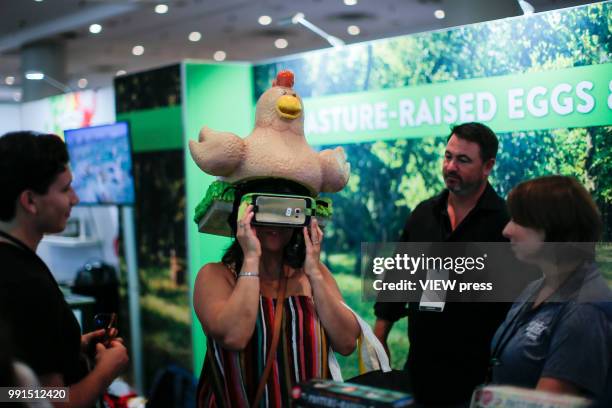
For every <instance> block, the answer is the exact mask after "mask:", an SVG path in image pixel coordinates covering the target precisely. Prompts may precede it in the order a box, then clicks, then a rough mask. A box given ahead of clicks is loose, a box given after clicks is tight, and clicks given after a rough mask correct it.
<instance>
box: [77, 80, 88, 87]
mask: <svg viewBox="0 0 612 408" xmlns="http://www.w3.org/2000/svg"><path fill="white" fill-rule="evenodd" d="M88 83H89V81H87V79H86V78H81V79H79V82H77V85H78V86H79V88H81V89H83V88H86V87H87V84H88Z"/></svg>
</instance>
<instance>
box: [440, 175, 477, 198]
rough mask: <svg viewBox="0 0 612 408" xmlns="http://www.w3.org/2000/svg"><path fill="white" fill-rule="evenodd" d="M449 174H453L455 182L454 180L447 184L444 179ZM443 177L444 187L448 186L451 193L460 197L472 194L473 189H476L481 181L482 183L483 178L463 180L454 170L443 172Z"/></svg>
mask: <svg viewBox="0 0 612 408" xmlns="http://www.w3.org/2000/svg"><path fill="white" fill-rule="evenodd" d="M449 176H453V177H454V178H455V180H457V182H455V183H454V184H452V185H449V184H448V183H447V181H446V180H447V178H448V177H449ZM443 177H444V184H445V185H446V188H448V190H449V191H451V192H452V193H454V194H457V195H459V196H462V197H465V196H469V195H470V194H473V193H474V192H475V191H477V190H478V189H479V188H480V186H482V183H484V180H482V179H477V180H474V181H465V180H464V179H463V178H461V177H460V176H459V175H458V174H457V173H455V172H449V173H445V174H443Z"/></svg>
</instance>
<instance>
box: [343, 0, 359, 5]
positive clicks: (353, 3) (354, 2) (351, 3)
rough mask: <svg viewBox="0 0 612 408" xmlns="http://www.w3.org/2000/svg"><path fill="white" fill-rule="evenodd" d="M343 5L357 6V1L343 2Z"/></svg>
mask: <svg viewBox="0 0 612 408" xmlns="http://www.w3.org/2000/svg"><path fill="white" fill-rule="evenodd" d="M344 4H346V5H347V6H354V5H355V4H357V0H344Z"/></svg>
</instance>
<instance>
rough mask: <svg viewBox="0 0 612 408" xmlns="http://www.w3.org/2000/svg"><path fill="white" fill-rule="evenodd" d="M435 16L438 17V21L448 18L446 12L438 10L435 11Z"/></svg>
mask: <svg viewBox="0 0 612 408" xmlns="http://www.w3.org/2000/svg"><path fill="white" fill-rule="evenodd" d="M434 16H436V18H437V19H438V20H442V19H443V18H444V17H446V13H445V12H444V10H441V9H438V10H436V11H434Z"/></svg>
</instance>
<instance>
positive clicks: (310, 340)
mask: <svg viewBox="0 0 612 408" xmlns="http://www.w3.org/2000/svg"><path fill="white" fill-rule="evenodd" d="M275 307H276V299H271V298H266V297H263V296H260V297H259V314H258V316H257V322H256V325H255V331H254V333H253V337H251V340H250V341H249V343H248V345H247V346H246V348H245V349H244V350H241V351H228V350H225V349H223V348H222V347H221V346H220V345H219V344H217V343H216V342H215V341H214V340H212V339H211V338H210V337H209V338H208V341H207V346H208V350H207V352H206V359H205V361H204V367H203V368H202V374H201V375H200V383H199V384H198V407H240V408H241V407H245V408H248V407H250V406H251V404H252V401H253V400H254V398H255V393H256V392H257V386H258V385H259V379H260V378H261V376H262V373H263V370H264V366H265V364H266V358H267V356H268V350H269V348H270V345H271V343H272V331H273V327H274V311H275ZM283 314H284V316H283V320H282V324H281V334H280V338H279V342H278V348H277V350H276V361H275V363H274V364H273V367H272V371H271V372H270V376H269V377H268V381H267V384H266V389H265V391H264V393H263V397H262V398H261V402H260V404H259V406H260V407H278V408H281V407H288V406H290V401H291V389H292V387H293V386H294V385H295V384H296V383H298V382H301V381H305V380H309V379H311V378H329V377H330V374H329V367H328V365H327V357H328V356H327V352H328V347H329V345H328V339H327V337H326V335H325V331H324V329H323V326H322V325H321V322H320V321H319V318H318V316H317V314H316V311H315V306H314V303H313V302H312V298H310V297H308V296H289V297H288V298H287V299H285V305H284V310H283Z"/></svg>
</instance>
